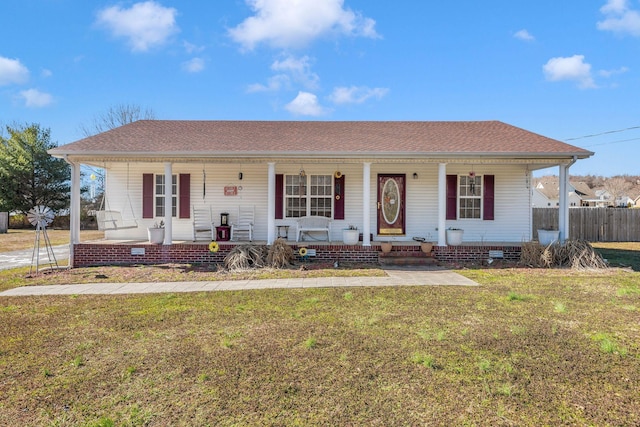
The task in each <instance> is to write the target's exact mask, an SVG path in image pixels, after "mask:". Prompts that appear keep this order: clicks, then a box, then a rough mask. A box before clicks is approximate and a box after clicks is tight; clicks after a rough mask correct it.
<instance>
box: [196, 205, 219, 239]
mask: <svg viewBox="0 0 640 427" xmlns="http://www.w3.org/2000/svg"><path fill="white" fill-rule="evenodd" d="M191 218H192V224H193V241H194V242H195V241H196V240H197V239H198V233H207V238H208V239H211V240H212V241H213V240H215V227H214V226H213V212H212V211H211V207H209V208H197V209H196V207H195V206H192V207H191Z"/></svg>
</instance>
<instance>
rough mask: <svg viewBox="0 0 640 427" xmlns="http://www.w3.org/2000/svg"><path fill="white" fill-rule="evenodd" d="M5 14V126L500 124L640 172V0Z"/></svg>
mask: <svg viewBox="0 0 640 427" xmlns="http://www.w3.org/2000/svg"><path fill="white" fill-rule="evenodd" d="M0 16H3V23H2V25H1V26H0V40H1V42H0V124H2V125H9V124H12V123H14V122H18V123H32V122H36V123H40V124H41V125H42V126H45V127H49V128H51V131H52V137H53V139H54V140H55V141H57V142H58V143H60V144H64V143H68V142H72V141H74V140H77V139H80V138H81V137H82V133H81V131H80V129H79V128H80V126H81V125H89V124H90V123H91V121H92V120H93V118H94V117H95V116H97V115H98V114H100V113H102V112H104V111H105V110H107V109H108V108H109V107H111V106H114V105H117V104H137V105H140V106H142V107H145V108H150V109H152V110H153V111H154V113H155V115H156V117H157V118H159V119H201V120H208V119H212V120H501V121H504V122H507V123H510V124H513V125H515V126H519V127H523V128H525V129H528V130H530V131H533V132H536V133H540V134H543V135H546V136H549V137H552V138H556V139H559V140H562V141H566V140H569V139H570V140H569V141H568V142H570V143H572V144H575V145H578V146H580V147H583V148H587V149H589V150H591V151H595V152H596V155H595V156H594V157H593V158H591V159H589V160H586V161H580V162H578V163H577V164H576V165H574V166H573V167H572V168H571V173H572V174H596V175H604V176H612V175H616V174H634V175H635V174H640V168H639V167H638V166H637V165H638V159H639V158H640V114H639V113H640V96H639V95H640V0H563V1H560V2H559V1H557V0H554V1H551V0H538V1H528V2H520V1H509V0H485V1H482V2H479V1H476V0H473V1H471V0H469V1H467V0H461V1H457V2H433V1H424V2H419V1H415V0H412V1H408V0H395V1H393V2H390V1H375V2H372V1H365V0H235V1H189V2H184V1H176V0H157V1H139V2H135V1H102V0H96V1H79V0H75V1H72V0H3V1H2V2H1V3H0ZM613 131H616V132H613ZM590 135H597V136H590ZM585 136H589V137H585ZM574 138H578V139H574ZM551 172H552V173H557V169H553V170H551Z"/></svg>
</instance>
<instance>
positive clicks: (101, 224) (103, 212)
mask: <svg viewBox="0 0 640 427" xmlns="http://www.w3.org/2000/svg"><path fill="white" fill-rule="evenodd" d="M104 170H105V171H106V170H107V169H106V168H104ZM127 202H128V204H129V209H130V211H131V218H127V219H124V218H123V217H122V213H121V212H120V211H115V210H111V209H110V208H109V201H108V200H107V190H106V188H105V190H104V193H103V197H102V201H101V202H100V209H99V210H97V211H96V221H97V223H98V230H100V231H107V230H125V229H128V228H138V220H137V219H136V216H135V213H134V211H133V205H132V203H131V198H130V197H129V163H127ZM103 207H104V208H105V209H103ZM125 208H126V206H124V207H123V210H124V209H125Z"/></svg>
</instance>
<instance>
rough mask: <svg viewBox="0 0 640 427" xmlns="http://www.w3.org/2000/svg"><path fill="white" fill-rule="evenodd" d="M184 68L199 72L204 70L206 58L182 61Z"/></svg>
mask: <svg viewBox="0 0 640 427" xmlns="http://www.w3.org/2000/svg"><path fill="white" fill-rule="evenodd" d="M182 69H183V70H184V71H186V72H188V73H199V72H200V71H202V70H204V59H202V58H193V59H190V60H189V61H186V62H183V63H182Z"/></svg>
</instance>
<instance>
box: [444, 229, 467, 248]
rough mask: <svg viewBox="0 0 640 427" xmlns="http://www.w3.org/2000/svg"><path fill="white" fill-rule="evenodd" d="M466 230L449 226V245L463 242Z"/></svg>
mask: <svg viewBox="0 0 640 427" xmlns="http://www.w3.org/2000/svg"><path fill="white" fill-rule="evenodd" d="M463 234H464V230H463V229H462V228H453V227H449V228H447V245H451V246H458V245H461V244H462V236H463Z"/></svg>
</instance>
